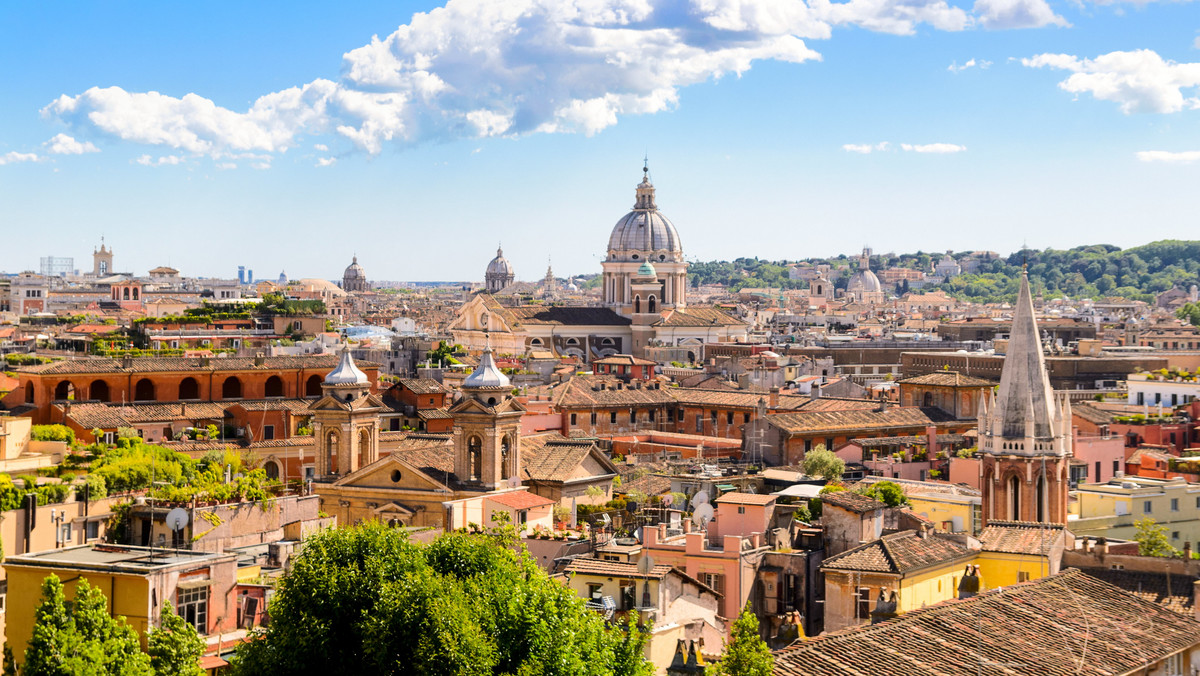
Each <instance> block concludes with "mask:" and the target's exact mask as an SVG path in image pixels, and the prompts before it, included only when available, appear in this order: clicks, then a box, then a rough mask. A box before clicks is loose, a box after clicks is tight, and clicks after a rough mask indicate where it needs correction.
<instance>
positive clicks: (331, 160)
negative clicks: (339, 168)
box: [315, 157, 337, 167]
mask: <svg viewBox="0 0 1200 676" xmlns="http://www.w3.org/2000/svg"><path fill="white" fill-rule="evenodd" d="M335 164H337V158H336V157H319V158H317V164H316V165H315V166H318V167H332V166H333V165H335Z"/></svg>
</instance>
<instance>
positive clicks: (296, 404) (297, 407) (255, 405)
mask: <svg viewBox="0 0 1200 676" xmlns="http://www.w3.org/2000/svg"><path fill="white" fill-rule="evenodd" d="M312 403H313V400H312V399H246V400H243V401H233V402H227V406H241V407H242V408H244V409H246V410H247V411H255V412H259V411H291V412H293V413H301V412H304V411H307V410H308V407H309V406H311V405H312Z"/></svg>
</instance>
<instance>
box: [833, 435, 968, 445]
mask: <svg viewBox="0 0 1200 676" xmlns="http://www.w3.org/2000/svg"><path fill="white" fill-rule="evenodd" d="M936 436H937V442H938V445H941V444H961V443H963V442H965V441H966V439H967V438H966V437H964V436H963V435H961V434H938V435H936ZM851 441H852V442H854V443H855V444H857V445H859V446H861V447H862V448H878V447H882V446H910V445H912V444H925V443H928V442H929V437H924V436H921V437H917V436H901V437H870V438H866V439H851Z"/></svg>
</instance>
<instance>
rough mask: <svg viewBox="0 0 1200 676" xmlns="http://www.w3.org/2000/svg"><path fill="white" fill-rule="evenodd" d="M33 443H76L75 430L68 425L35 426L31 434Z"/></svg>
mask: <svg viewBox="0 0 1200 676" xmlns="http://www.w3.org/2000/svg"><path fill="white" fill-rule="evenodd" d="M29 438H30V439H32V440H33V441H65V442H66V443H67V444H73V443H75V430H72V429H71V428H70V427H67V426H66V425H34V426H33V428H32V430H31V431H30V433H29Z"/></svg>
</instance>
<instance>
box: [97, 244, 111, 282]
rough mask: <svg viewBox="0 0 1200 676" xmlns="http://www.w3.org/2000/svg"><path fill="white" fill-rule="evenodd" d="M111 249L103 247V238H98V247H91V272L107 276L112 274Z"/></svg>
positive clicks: (99, 275)
mask: <svg viewBox="0 0 1200 676" xmlns="http://www.w3.org/2000/svg"><path fill="white" fill-rule="evenodd" d="M112 261H113V252H112V249H106V248H105V247H104V238H103V237H101V238H100V248H99V249H92V274H93V275H95V276H97V277H107V276H109V275H111V274H112V271H113V269H112Z"/></svg>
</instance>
